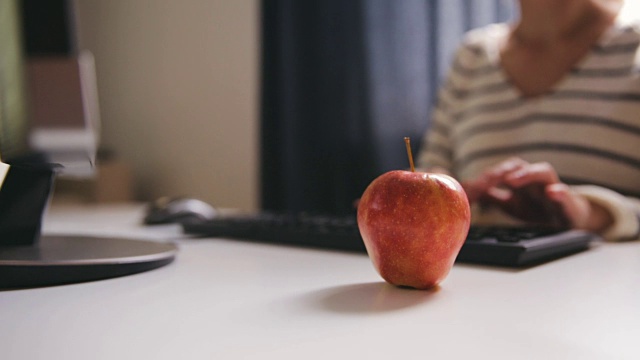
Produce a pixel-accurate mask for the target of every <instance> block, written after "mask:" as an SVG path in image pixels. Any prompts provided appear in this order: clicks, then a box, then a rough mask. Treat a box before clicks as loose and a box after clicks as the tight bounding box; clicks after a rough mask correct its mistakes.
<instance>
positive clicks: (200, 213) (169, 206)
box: [144, 197, 218, 225]
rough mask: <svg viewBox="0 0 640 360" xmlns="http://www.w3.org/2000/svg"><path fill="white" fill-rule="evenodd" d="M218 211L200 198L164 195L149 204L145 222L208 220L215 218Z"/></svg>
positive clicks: (165, 222)
mask: <svg viewBox="0 0 640 360" xmlns="http://www.w3.org/2000/svg"><path fill="white" fill-rule="evenodd" d="M217 215H218V211H217V210H216V209H215V208H214V207H213V206H211V205H209V204H207V203H206V202H204V201H202V200H198V199H193V198H187V197H179V198H170V197H162V198H159V199H157V200H155V201H153V202H151V203H149V204H148V205H147V210H146V213H145V216H144V223H145V224H147V225H156V224H170V223H184V222H191V221H206V220H211V219H213V218H215V217H216V216H217Z"/></svg>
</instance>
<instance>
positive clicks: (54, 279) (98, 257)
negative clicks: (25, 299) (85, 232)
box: [0, 235, 178, 289]
mask: <svg viewBox="0 0 640 360" xmlns="http://www.w3.org/2000/svg"><path fill="white" fill-rule="evenodd" d="M177 250H178V249H177V247H176V246H175V245H174V244H170V243H157V242H151V241H143V240H131V239H119V238H100V237H87V236H60V235H55V236H51V235H49V236H42V237H41V238H40V239H39V241H38V242H37V243H36V244H34V245H25V246H0V289H10V288H29V287H41V286H53V285H62V284H70V283H79V282H85V281H94V280H102V279H108V278H114V277H119V276H125V275H131V274H135V273H140V272H143V271H148V270H152V269H156V268H159V267H161V266H164V265H167V264H169V263H171V262H172V261H173V260H174V258H175V255H176V253H177Z"/></svg>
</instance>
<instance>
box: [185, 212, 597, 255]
mask: <svg viewBox="0 0 640 360" xmlns="http://www.w3.org/2000/svg"><path fill="white" fill-rule="evenodd" d="M182 227H183V230H184V232H185V233H186V234H191V235H196V236H202V237H220V238H232V239H244V240H250V241H258V242H266V243H275V244H288V245H294V246H305V247H315V248H322V249H334V250H342V251H353V252H362V253H365V252H366V249H365V246H364V243H363V241H362V238H361V236H360V232H359V230H358V224H357V222H356V217H355V216H323V215H308V214H296V215H289V214H269V213H261V214H256V215H236V216H223V217H218V218H215V219H213V220H208V221H204V222H202V221H195V222H185V223H183V224H182ZM596 239H597V236H596V235H594V234H591V233H587V232H584V231H577V230H568V231H560V230H552V229H548V228H535V227H523V228H521V227H477V226H472V227H471V229H470V230H469V235H468V236H467V240H466V241H465V243H464V245H463V246H462V249H461V250H460V253H459V255H458V258H457V260H456V261H457V262H466V263H478V264H486V265H498V266H510V267H521V266H528V265H533V264H538V263H541V262H546V261H549V260H553V259H557V258H560V257H563V256H566V255H569V254H573V253H576V252H579V251H582V250H586V249H587V248H589V246H590V244H591V242H593V241H594V240H596Z"/></svg>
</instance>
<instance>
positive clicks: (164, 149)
mask: <svg viewBox="0 0 640 360" xmlns="http://www.w3.org/2000/svg"><path fill="white" fill-rule="evenodd" d="M75 5H76V12H77V21H78V24H77V26H78V41H79V48H80V49H87V50H90V51H91V52H93V54H94V55H95V58H96V72H97V78H98V91H99V96H100V108H101V111H100V113H101V120H102V136H101V142H102V144H103V145H104V146H105V147H107V148H109V149H112V150H114V151H115V152H116V153H117V154H118V155H119V156H120V157H121V158H123V159H124V160H126V161H128V162H130V163H131V164H132V165H133V169H134V176H135V180H136V193H137V196H138V198H139V199H140V200H147V199H153V198H155V197H159V196H163V195H187V196H194V197H199V198H201V199H203V200H206V201H208V202H210V203H212V204H214V205H216V206H221V207H234V208H240V209H255V208H256V207H257V206H258V205H257V204H258V194H257V192H258V154H257V151H258V76H259V73H258V68H259V29H258V27H259V26H258V19H259V2H258V1H257V0H234V1H229V0H180V1H175V0H134V1H132V0H109V1H104V0H76V2H75Z"/></svg>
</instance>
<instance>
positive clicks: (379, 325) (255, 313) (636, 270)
mask: <svg viewBox="0 0 640 360" xmlns="http://www.w3.org/2000/svg"><path fill="white" fill-rule="evenodd" d="M141 214H142V208H141V207H140V206H124V205H121V206H101V207H92V206H88V207H59V208H55V207H54V208H52V209H51V210H50V211H49V213H48V214H47V220H46V222H45V227H44V231H45V232H46V233H65V232H73V233H76V234H77V233H82V234H109V235H123V236H125V235H128V236H131V237H135V238H143V239H152V240H155V241H174V240H175V239H178V240H175V241H176V242H177V244H178V245H179V247H180V252H179V253H178V256H177V258H176V261H175V262H173V263H172V264H170V265H168V266H166V267H163V268H160V269H157V270H153V271H150V272H146V273H142V274H137V275H132V276H126V277H122V278H116V279H109V280H103V281H96V282H89V283H83V284H74V285H65V286H55V287H49V288H37V289H24V290H12V291H0V319H1V322H2V324H1V325H0V348H1V349H2V350H0V357H1V358H2V359H65V360H69V359H151V358H153V359H238V358H249V359H344V358H350V357H351V358H353V359H366V358H369V359H417V358H420V359H640V347H639V346H637V341H638V337H639V336H640V243H623V244H603V245H599V246H597V247H595V248H594V249H591V250H589V251H587V252H584V253H580V254H577V255H574V256H571V257H569V258H565V259H561V260H557V261H554V262H551V263H547V264H544V265H540V266H537V267H533V268H529V269H525V270H520V271H514V270H504V269H497V268H490V267H482V266H471V265H462V264H456V265H455V266H454V268H453V270H452V271H451V273H450V275H449V277H448V278H447V279H446V280H445V282H444V283H443V284H442V285H441V287H440V288H439V289H438V290H437V291H431V292H424V291H415V290H406V289H400V288H395V287H393V286H390V285H387V284H385V283H384V282H382V280H381V278H380V277H379V276H378V275H377V273H376V272H375V271H374V269H373V267H372V265H371V263H370V261H369V259H368V258H367V256H366V255H361V254H348V253H340V252H333V251H322V250H310V249H300V248H291V247H285V246H276V245H267V244H255V243H248V242H241V241H233V240H224V239H179V238H180V230H179V228H178V227H177V226H173V225H168V226H160V227H154V228H145V227H141V226H139V225H138V224H139V221H140V219H141V216H142V215H141Z"/></svg>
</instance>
